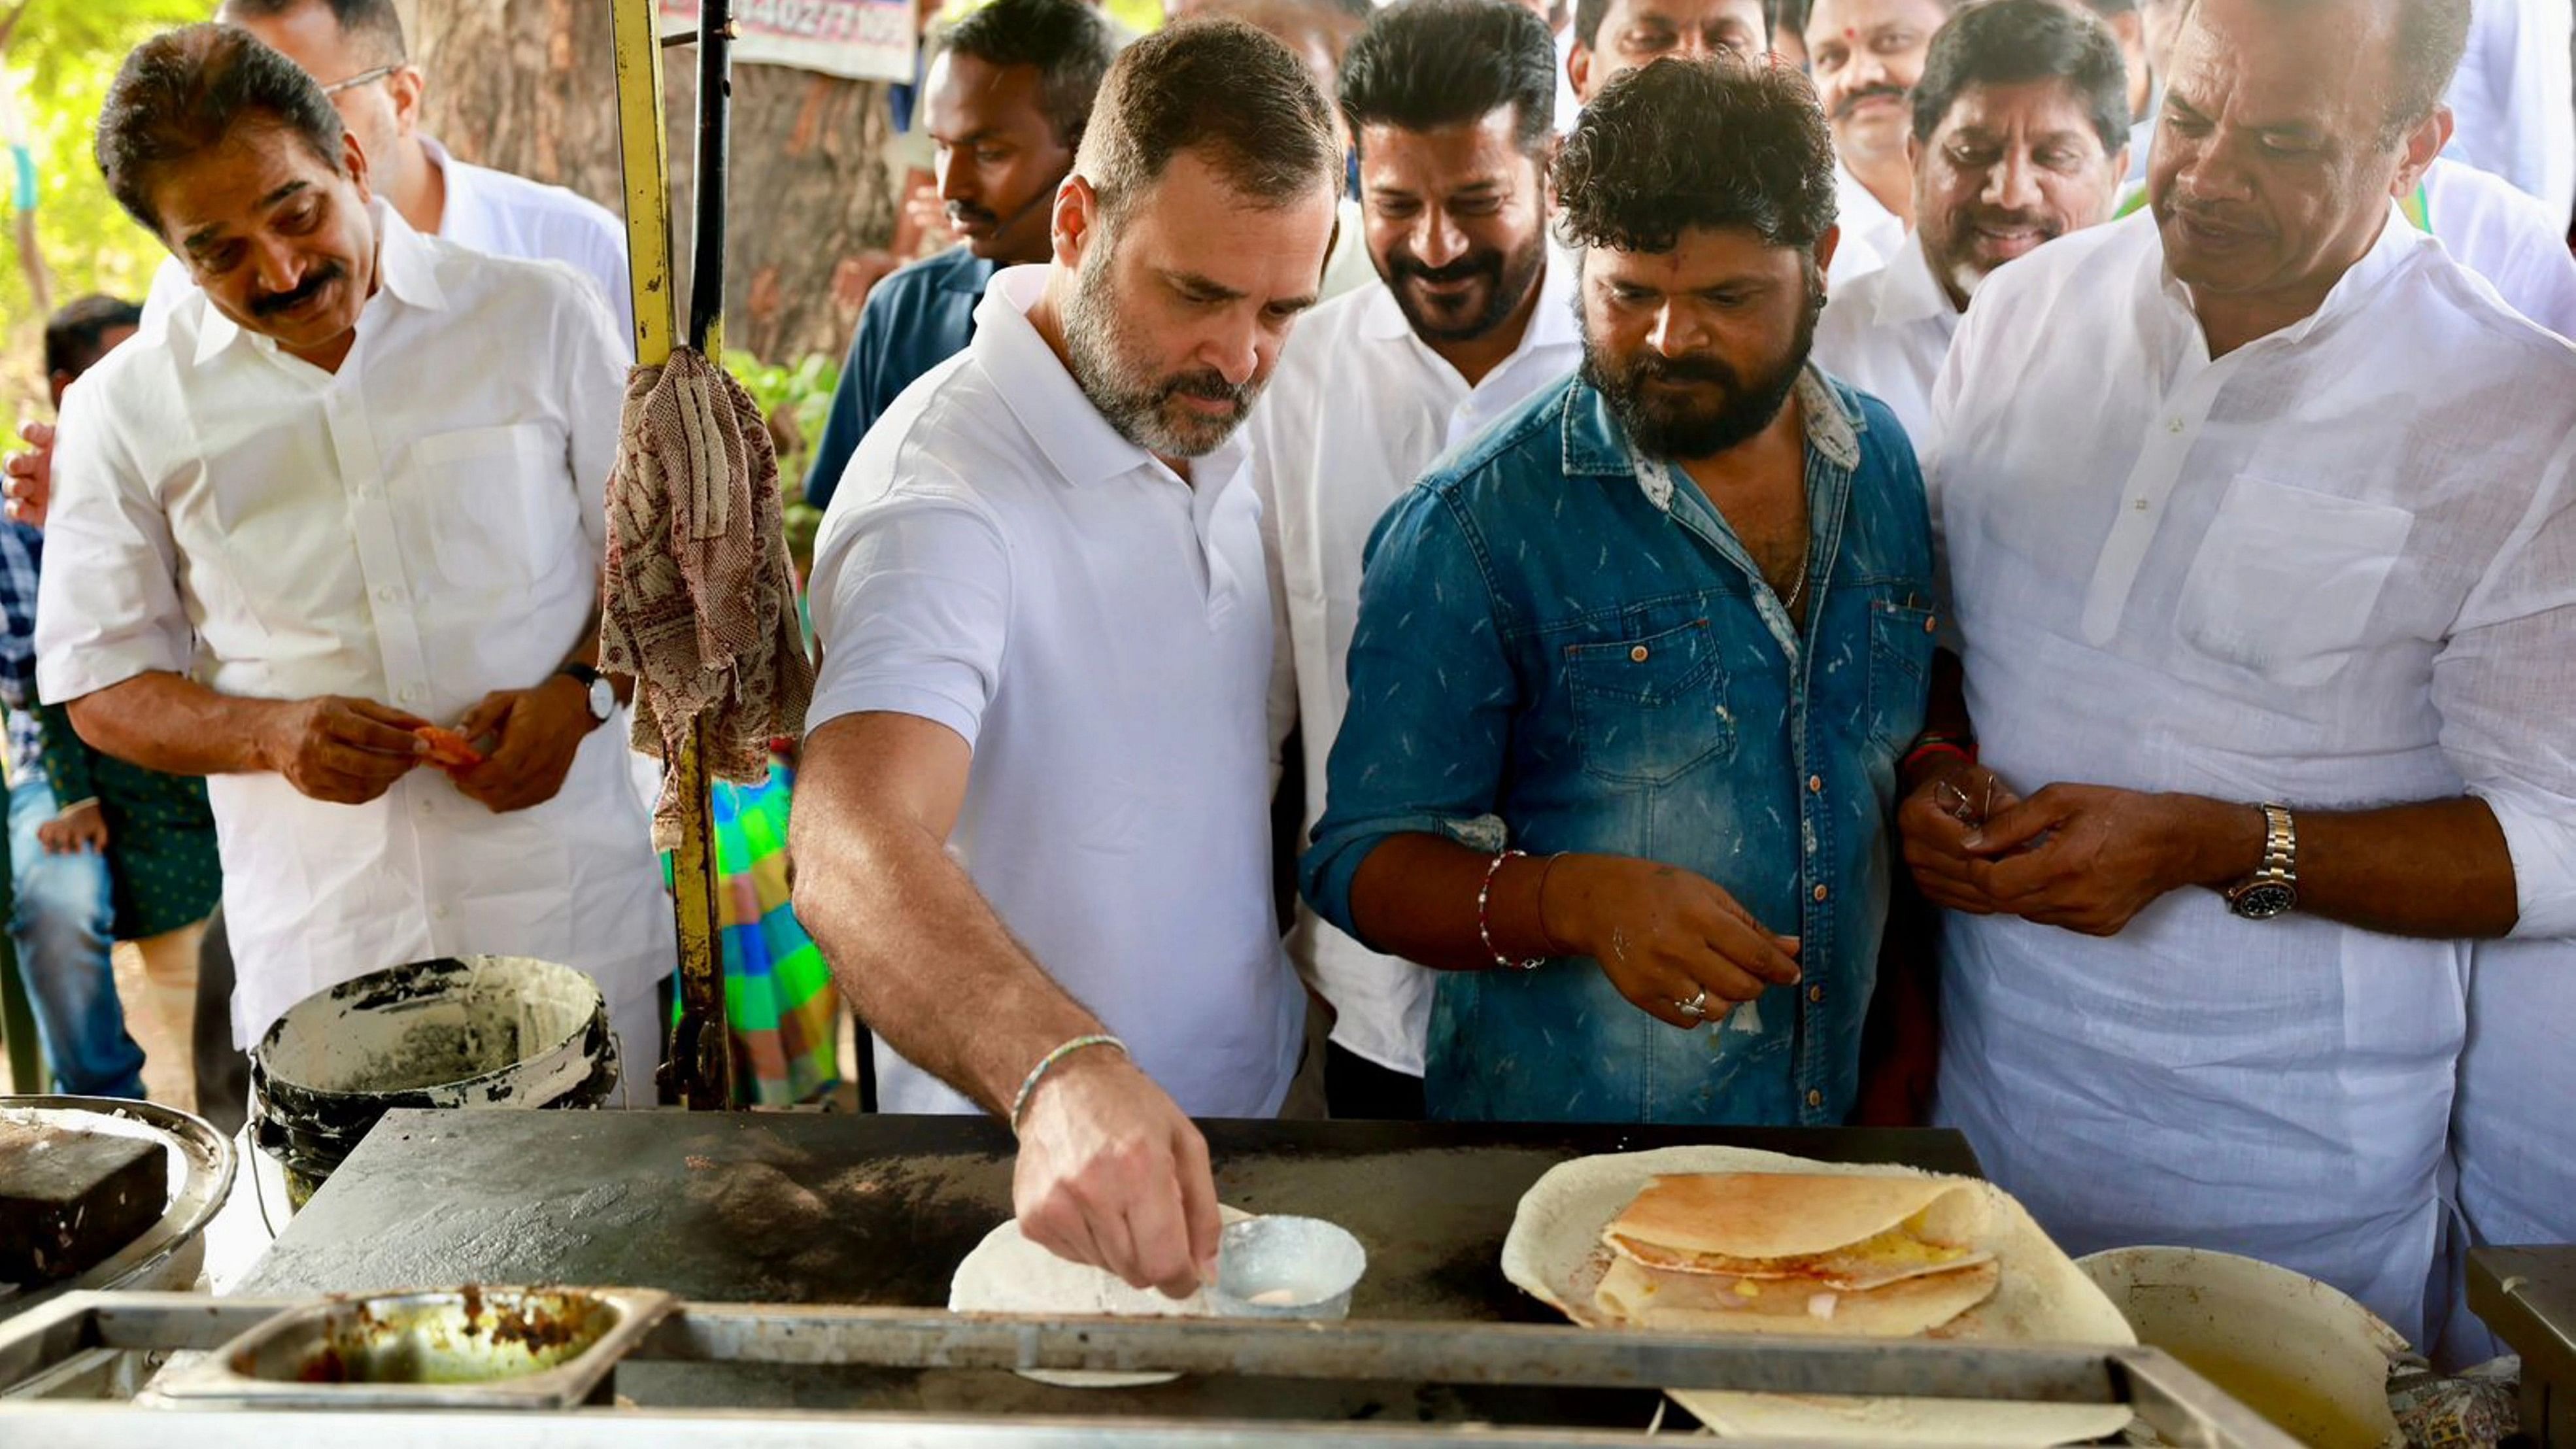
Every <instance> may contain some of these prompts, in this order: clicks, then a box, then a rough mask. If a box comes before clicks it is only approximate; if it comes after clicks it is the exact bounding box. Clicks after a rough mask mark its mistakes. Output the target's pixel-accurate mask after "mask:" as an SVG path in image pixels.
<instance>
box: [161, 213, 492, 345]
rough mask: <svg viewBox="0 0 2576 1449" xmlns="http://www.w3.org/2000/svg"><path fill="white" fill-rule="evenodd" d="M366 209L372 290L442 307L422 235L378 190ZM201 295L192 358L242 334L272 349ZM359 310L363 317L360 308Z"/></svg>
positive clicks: (435, 309)
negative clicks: (372, 241) (372, 233)
mask: <svg viewBox="0 0 2576 1449" xmlns="http://www.w3.org/2000/svg"><path fill="white" fill-rule="evenodd" d="M367 214H368V215H369V216H370V217H372V218H373V219H374V221H375V226H376V294H377V296H384V295H386V294H388V293H390V294H391V295H392V296H393V297H394V298H395V299H396V300H398V301H401V302H404V303H407V304H409V305H411V306H414V307H420V308H423V309H425V310H427V311H432V312H443V311H445V310H446V309H447V293H446V291H445V290H444V289H443V288H441V287H440V286H439V285H438V259H437V257H436V256H434V255H432V253H431V252H430V249H429V244H428V243H427V242H425V241H423V240H421V235H420V233H418V232H416V231H413V230H412V229H411V226H410V224H409V223H407V222H405V221H404V220H403V219H402V214H401V213H400V212H397V211H395V210H394V209H393V206H392V204H391V203H389V202H387V201H386V200H385V199H384V198H383V197H381V196H379V197H377V198H375V199H374V200H373V201H371V202H369V203H368V204H367ZM201 299H202V305H203V306H204V308H205V320H204V321H203V322H201V323H200V324H198V327H197V354H196V362H197V364H198V365H199V366H204V365H205V364H206V363H207V362H208V361H210V360H212V359H213V358H215V357H217V356H219V355H221V354H222V353H223V351H224V350H225V349H226V348H229V347H231V346H232V345H233V344H234V343H235V342H238V341H241V340H243V339H245V338H247V339H249V341H250V343H251V345H252V346H254V347H257V348H259V349H260V350H261V351H264V352H274V351H275V350H276V348H277V344H276V342H275V341H273V340H272V339H270V338H269V337H268V336H266V335H265V334H263V333H257V332H250V331H246V330H244V329H243V328H242V326H241V325H240V324H239V323H237V322H235V321H233V319H231V318H230V317H227V316H225V315H224V314H223V312H222V311H221V310H220V309H218V308H217V307H216V306H215V304H214V299H213V298H211V297H202V292H201ZM366 305H367V307H373V306H374V305H375V298H374V297H370V298H368V299H367V303H366ZM359 315H360V319H361V321H362V322H363V320H364V317H365V310H364V309H363V308H362V309H361V311H360V314H359Z"/></svg>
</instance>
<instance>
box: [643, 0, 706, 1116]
mask: <svg viewBox="0 0 2576 1449" xmlns="http://www.w3.org/2000/svg"><path fill="white" fill-rule="evenodd" d="M615 4H616V12H615V13H616V32H615V35H616V43H617V107H618V144H619V148H620V153H621V156H622V158H623V161H624V164H625V176H626V238H627V248H628V254H629V255H630V256H631V257H632V259H633V261H632V277H633V286H634V292H635V361H636V362H637V364H639V365H640V366H644V367H659V366H660V365H662V364H663V363H664V362H667V361H669V360H670V356H671V345H672V335H673V330H674V329H673V322H674V319H675V314H676V308H675V306H674V303H673V300H672V288H671V281H672V265H671V194H670V157H669V153H668V152H667V151H666V150H665V149H664V144H663V129H662V128H663V110H662V42H661V40H660V39H659V38H658V37H657V36H656V35H655V33H654V13H655V8H656V7H655V5H654V3H653V0H615ZM732 12H733V6H732V0H705V3H704V5H703V6H702V7H701V8H700V10H699V13H698V36H697V42H698V185H697V215H696V224H695V243H694V247H693V258H692V267H691V274H690V287H689V343H690V345H691V346H693V347H695V348H697V349H698V350H699V351H701V352H703V353H705V354H706V355H707V357H708V359H709V360H710V361H715V360H719V359H720V358H721V356H722V349H723V345H724V343H723V336H724V205H725V184H724V183H725V160H724V158H725V133H726V128H727V127H726V123H727V120H728V117H729V115H730V112H731V101H732V79H731V73H730V64H731V60H732V33H733V14H732ZM670 763H671V769H670V773H669V776H668V779H667V781H666V783H665V786H664V788H666V789H670V790H677V791H679V792H680V818H681V821H682V828H681V833H680V842H679V846H678V848H677V849H675V850H673V851H672V853H671V898H672V911H673V915H674V918H675V924H676V926H677V929H678V935H679V945H680V963H679V997H680V1024H679V1026H678V1028H677V1029H676V1030H675V1031H674V1032H673V1035H672V1038H671V1040H670V1042H669V1048H670V1050H669V1053H668V1058H667V1060H666V1062H665V1064H664V1067H663V1071H664V1072H665V1073H666V1074H667V1076H668V1080H669V1081H670V1082H671V1084H672V1085H673V1086H674V1088H675V1089H676V1093H677V1095H678V1097H679V1099H680V1101H681V1102H682V1103H683V1104H684V1105H686V1106H687V1107H688V1108H689V1109H690V1110H691V1111H719V1110H723V1109H725V1108H729V1107H732V1106H734V1105H735V1103H734V1101H733V1041H732V1036H731V1033H729V1032H728V1031H727V1030H726V1028H725V1002H724V960H723V956H722V953H721V951H720V950H719V947H718V940H717V926H716V921H717V915H716V881H715V852H714V848H713V843H712V840H711V838H710V834H709V824H710V813H711V812H710V810H709V805H708V799H707V790H708V780H707V770H706V759H705V756H704V754H703V753H702V751H701V749H700V743H699V725H698V724H697V722H695V721H692V722H691V723H690V725H689V730H688V740H687V743H686V744H685V745H683V746H682V748H681V750H680V756H679V758H678V759H677V760H674V761H672V762H670Z"/></svg>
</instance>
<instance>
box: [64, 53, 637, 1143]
mask: <svg viewBox="0 0 2576 1449" xmlns="http://www.w3.org/2000/svg"><path fill="white" fill-rule="evenodd" d="M97 155H98V161H99V167H100V170H101V171H102V172H104V173H105V175H106V178H107V182H108V186H109V189H110V190H111V191H112V192H113V193H114V194H115V195H116V198H117V200H118V201H119V202H120V203H122V204H123V205H124V207H125V208H126V210H127V211H128V212H130V213H131V214H132V215H133V216H134V217H135V219H136V220H137V221H139V222H141V223H142V224H143V225H144V226H145V227H146V228H147V229H149V230H150V231H151V232H152V233H153V234H154V235H156V236H158V237H160V238H161V240H162V241H163V243H164V244H166V245H167V246H168V247H169V248H170V250H171V252H172V254H173V255H175V256H177V257H179V258H181V259H182V260H183V261H184V263H185V265H186V266H187V268H188V271H189V275H190V277H191V279H192V280H193V281H194V282H195V284H196V286H195V288H194V290H192V291H190V292H189V293H187V294H186V295H185V296H183V297H182V298H181V299H180V300H179V301H178V302H177V303H176V304H175V305H174V306H173V307H172V308H171V310H170V311H169V313H168V315H167V316H166V317H164V318H162V319H160V320H159V321H157V322H147V323H146V325H145V327H144V328H143V331H142V332H141V333H140V334H139V335H138V336H136V337H135V338H134V340H133V341H131V342H128V343H127V344H125V345H124V346H123V347H120V348H118V349H117V350H116V351H115V352H113V353H111V354H109V355H108V357H107V359H106V360H105V361H103V362H101V363H100V364H99V365H98V366H97V367H96V368H94V369H92V370H91V371H90V372H89V373H88V374H87V375H86V376H84V377H83V378H82V379H81V382H80V385H79V386H77V387H75V388H73V389H71V390H70V391H69V392H68V393H67V394H65V396H64V402H63V413H62V422H61V431H60V448H59V451H58V453H57V455H56V470H57V484H56V493H55V497H54V500H53V507H52V510H51V516H50V518H49V520H48V522H47V526H46V530H45V551H46V554H47V559H46V564H47V567H46V569H45V573H44V582H43V589H42V593H41V594H40V596H39V603H38V608H37V613H36V644H37V651H38V655H39V659H38V666H37V684H38V688H39V690H40V692H41V694H42V696H43V697H44V698H45V699H47V700H49V701H53V702H57V703H61V704H63V705H65V706H66V707H67V708H68V710H69V712H70V715H71V720H72V723H73V725H74V726H75V727H76V728H77V729H78V730H79V732H80V735H81V737H82V738H83V739H84V740H86V741H87V742H88V743H89V744H91V745H92V746H94V747H95V748H97V749H99V750H100V751H102V752H104V753H106V754H111V755H115V756H117V757H119V758H122V759H126V760H130V761H132V762H133V763H135V764H138V765H141V766H143V767H145V768H147V769H153V770H160V771H164V772H167V773H171V774H185V775H203V776H206V777H208V779H207V787H206V790H207V796H208V799H209V801H210V803H211V804H212V806H213V809H214V817H215V827H216V834H217V841H218V848H219V850H220V853H221V855H222V860H223V875H224V915H225V918H226V921H227V924H228V927H229V930H230V932H231V935H232V938H233V940H234V941H235V942H236V943H237V950H236V953H235V956H236V960H237V962H238V983H237V987H236V989H235V991H234V993H233V998H232V1024H233V1041H234V1044H235V1045H237V1046H240V1045H247V1044H248V1043H250V1042H253V1041H256V1040H257V1039H258V1037H259V1035H260V1033H262V1032H263V1031H265V1030H266V1029H267V1028H268V1026H269V1024H270V1023H271V1022H272V1021H274V1020H275V1019H276V1018H277V1017H278V1016H279V1015H280V1014H281V1013H283V1012H284V1011H285V1010H286V1009H287V1008H288V1007H291V1006H293V1005H294V1004H295V1003H296V1002H298V1001H300V1000H302V999H304V998H305V997H306V996H309V995H311V994H312V993H313V992H316V991H319V990H321V989H323V988H325V987H328V986H332V985H335V984H337V983H339V982H342V981H345V980H348V979H350V978H351V977H355V976H358V975H361V974H363V973H365V972H368V971H372V970H376V969H378V968H380V967H385V966H391V965H396V964H399V963H402V962H406V961H416V960H422V959H425V958H430V957H438V956H453V955H461V954H467V953H473V952H502V953H508V954H514V955H529V956H537V957H542V958H544V959H547V960H552V961H559V962H563V963H565V964H567V965H571V966H575V967H578V968H580V969H582V970H584V971H586V972H588V973H589V974H590V976H591V977H592V979H593V980H595V981H596V982H597V983H598V985H599V988H600V992H601V995H602V996H603V997H604V998H605V999H606V1002H607V1005H608V1008H609V1013H610V1024H611V1026H612V1029H613V1030H615V1031H616V1032H617V1034H618V1036H619V1038H620V1041H621V1042H622V1044H623V1046H622V1054H623V1056H624V1059H625V1061H626V1063H627V1072H628V1073H629V1079H630V1081H635V1082H645V1081H649V1080H650V1078H649V1071H650V1066H651V1064H652V1063H653V1062H654V1061H656V1060H658V1058H659V1056H660V1043H661V1032H660V1030H659V1028H658V1025H657V1017H656V1013H655V1009H654V1006H655V986H656V983H657V982H658V981H659V980H660V979H661V978H662V977H663V976H664V975H666V974H668V973H669V971H670V969H671V959H672V957H671V936H670V929H671V928H670V917H669V912H668V910H667V909H666V908H664V907H663V906H662V904H661V900H662V892H661V872H660V870H659V869H658V867H657V865H656V863H655V860H654V857H653V852H652V847H651V844H650V840H649V836H648V833H647V826H646V822H645V819H644V811H643V807H642V805H641V804H640V802H638V801H637V799H636V797H635V793H634V790H633V788H632V786H631V785H630V784H629V782H628V779H627V774H626V763H625V761H626V748H625V742H624V741H623V740H622V739H619V738H617V737H616V732H615V731H601V730H600V729H599V728H598V727H599V725H600V724H601V723H602V722H604V721H605V720H607V719H608V718H609V717H610V716H611V715H612V714H613V713H614V712H615V708H616V704H617V694H616V691H615V689H614V688H613V687H612V685H611V684H610V682H609V681H607V680H606V679H604V678H602V677H601V676H600V675H599V673H598V672H597V671H596V669H595V668H593V667H592V666H593V664H594V662H595V660H596V656H597V648H598V644H597V630H596V627H595V622H594V620H595V613H596V610H597V607H598V600H599V570H600V560H601V557H602V550H603V549H604V547H605V527H604V519H603V515H602V506H603V500H602V496H601V493H602V489H603V486H604V484H605V481H606V479H607V476H608V472H609V464H610V459H611V456H612V454H613V453H614V451H615V447H616V437H617V414H618V407H619V401H620V398H621V397H622V394H623V381H624V377H625V371H626V364H625V359H626V356H627V350H628V349H627V344H626V342H625V340H624V339H622V338H620V337H619V336H618V335H617V332H616V328H615V324H614V323H613V322H612V321H611V320H610V316H609V312H608V309H607V307H606V306H605V305H604V304H603V303H602V302H601V301H600V299H599V297H598V296H597V294H596V293H595V291H594V290H593V289H592V288H591V287H590V286H589V285H588V284H586V283H584V282H583V281H581V280H580V279H579V278H577V277H575V276H573V275H572V274H571V273H569V272H568V271H566V270H565V269H563V268H561V267H557V266H554V265H551V264H546V263H538V262H525V261H517V260H512V259H507V258H501V257H494V256H490V255H487V254H485V253H482V252H476V251H469V250H467V249H466V248H464V247H460V246H457V245H455V244H454V243H451V242H446V241H442V240H440V239H438V238H434V237H425V236H422V235H421V234H420V233H418V232H416V231H414V230H413V229H412V228H411V226H410V224H409V223H407V222H405V221H404V220H403V218H402V216H401V214H400V213H399V212H397V211H396V210H395V209H394V208H393V207H392V206H391V205H390V204H388V203H387V202H386V201H385V200H383V199H382V198H379V197H376V196H375V195H374V194H373V193H372V192H371V191H370V190H369V187H368V177H369V176H370V174H371V173H370V171H369V170H368V158H367V155H366V153H365V152H364V151H363V150H361V149H360V148H359V146H358V145H357V143H356V141H355V140H354V139H353V138H352V137H351V136H350V135H349V133H348V132H347V130H346V129H345V128H344V127H343V126H342V124H341V122H340V117H339V115H338V113H337V112H336V111H334V110H333V109H332V106H331V103H330V101H329V99H328V98H327V97H326V96H325V95H324V94H323V90H322V87H321V86H320V85H319V84H318V83H316V82H315V81H314V79H313V78H312V76H311V75H310V74H308V73H307V72H305V71H304V70H303V69H301V68H300V67H298V66H297V65H296V64H295V63H294V62H293V61H291V60H289V59H287V58H286V57H285V56H283V55H281V54H279V53H278V52H276V51H274V50H272V49H270V48H269V47H268V46H266V45H265V44H263V43H261V42H260V41H259V39H258V38H257V37H255V36H253V35H251V34H250V33H249V32H248V31H245V30H242V29H239V28H237V27H234V26H229V25H193V26H188V27H186V28H184V29H180V30H174V31H171V32H168V33H166V34H164V35H161V36H158V37H155V38H154V39H152V40H150V41H147V42H145V43H144V44H143V45H141V46H139V47H137V48H136V50H135V51H134V53H133V54H132V55H130V56H128V57H127V58H126V61H125V65H124V68H123V69H122V70H121V71H120V72H119V73H118V75H117V78H116V81H115V83H114V84H113V85H112V86H111V87H110V89H109V92H108V98H107V103H106V105H105V106H104V107H103V108H102V109H101V111H100V113H99V120H98V129H97ZM430 724H441V725H453V726H454V727H455V728H456V730H457V732H458V733H461V734H463V735H465V736H467V737H468V738H469V739H473V740H476V741H479V743H480V747H481V750H482V753H483V754H484V756H485V760H484V762H483V763H481V764H479V765H473V766H470V767H456V768H454V769H451V770H438V769H422V768H421V766H422V765H423V764H424V763H426V761H425V759H424V756H425V753H426V745H425V743H424V741H423V740H422V739H421V738H420V737H419V735H418V734H417V731H419V730H420V729H421V728H423V727H424V726H427V725H430ZM644 1100H649V1097H646V1098H644Z"/></svg>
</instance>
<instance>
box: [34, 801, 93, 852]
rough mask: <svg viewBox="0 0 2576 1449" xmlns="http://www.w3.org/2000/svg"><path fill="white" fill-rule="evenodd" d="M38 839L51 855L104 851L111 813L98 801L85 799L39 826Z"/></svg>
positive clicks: (38, 842) (37, 830)
mask: <svg viewBox="0 0 2576 1449" xmlns="http://www.w3.org/2000/svg"><path fill="white" fill-rule="evenodd" d="M36 843H37V844H39V845H42V846H43V847H44V848H45V853H46V854H47V855H78V854H81V853H83V852H87V853H89V854H92V855H98V854H104V853H105V852H106V850H107V816H106V815H104V814H102V813H100V811H99V808H98V802H97V801H95V800H83V801H82V802H80V803H79V804H77V805H74V806H71V807H70V808H68V809H66V810H64V811H63V812H62V813H61V814H59V815H57V816H55V817H54V818H53V819H51V820H48V821H46V822H45V823H44V824H42V825H39V826H37V827H36Z"/></svg>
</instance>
